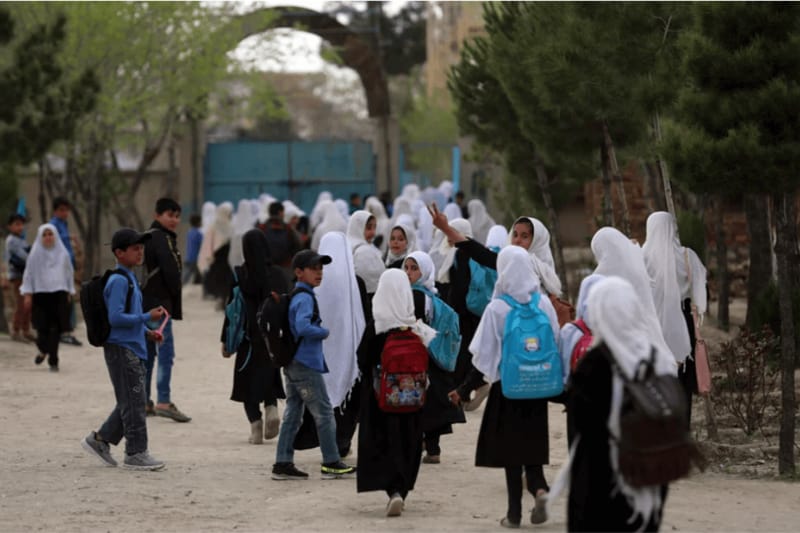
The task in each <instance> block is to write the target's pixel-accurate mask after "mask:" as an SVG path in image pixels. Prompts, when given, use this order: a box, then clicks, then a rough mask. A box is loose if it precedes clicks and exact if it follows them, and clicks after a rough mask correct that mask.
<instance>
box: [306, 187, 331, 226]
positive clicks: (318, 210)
mask: <svg viewBox="0 0 800 533" xmlns="http://www.w3.org/2000/svg"><path fill="white" fill-rule="evenodd" d="M327 202H331V203H333V195H332V194H331V193H329V192H328V191H322V192H321V193H319V196H317V201H316V202H315V203H314V208H313V209H312V210H311V215H310V216H309V217H308V223H309V225H310V226H311V229H312V230H313V229H314V228H316V227H317V226H319V225H320V224H321V223H322V221H323V220H324V218H325V216H324V214H323V209H322V208H323V207H324V206H325V204H326V203H327Z"/></svg>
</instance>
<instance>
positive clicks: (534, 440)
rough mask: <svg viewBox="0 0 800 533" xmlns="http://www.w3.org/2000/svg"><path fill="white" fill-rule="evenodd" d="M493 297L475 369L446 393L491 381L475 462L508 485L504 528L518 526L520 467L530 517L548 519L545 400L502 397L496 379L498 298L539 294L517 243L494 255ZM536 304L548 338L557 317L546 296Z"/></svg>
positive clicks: (501, 309)
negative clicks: (531, 500) (531, 503)
mask: <svg viewBox="0 0 800 533" xmlns="http://www.w3.org/2000/svg"><path fill="white" fill-rule="evenodd" d="M497 270H498V277H497V284H496V286H495V296H496V297H495V298H493V299H492V301H491V302H490V303H489V305H488V306H487V307H486V311H484V313H483V317H482V318H481V321H480V325H479V326H478V330H477V332H476V333H475V337H474V338H473V339H472V343H471V344H470V346H469V350H470V352H471V353H472V356H473V357H472V364H473V365H474V367H475V369H476V372H473V373H472V374H471V376H470V379H469V380H468V381H467V382H466V383H464V384H463V385H462V386H460V387H459V388H458V389H457V390H456V391H453V392H452V393H451V399H452V400H453V401H455V402H458V401H460V399H461V398H467V397H469V393H470V392H471V391H472V390H473V389H475V388H477V387H478V386H480V385H482V383H483V382H484V381H486V382H488V383H491V384H492V386H491V390H490V392H489V399H488V400H487V404H486V408H485V410H484V413H483V420H482V421H481V429H480V433H479V434H478V447H477V451H476V454H475V465H476V466H485V467H491V468H504V469H505V474H506V488H507V489H508V510H507V512H506V516H505V517H504V518H503V519H502V520H501V522H500V524H501V525H502V526H503V527H509V528H517V527H519V525H520V521H521V518H522V471H523V469H524V471H525V479H526V481H527V488H528V491H529V492H530V493H531V494H532V495H533V496H534V497H535V499H536V506H535V507H534V509H533V510H532V512H531V518H530V519H531V522H532V523H534V524H539V523H542V522H544V521H546V520H547V510H546V500H547V498H546V495H547V491H548V486H547V481H546V480H545V477H544V471H543V468H542V465H545V464H548V462H549V451H550V450H549V441H548V438H549V433H548V420H547V400H546V399H541V400H511V399H508V398H506V397H505V396H503V392H502V389H501V383H500V364H501V359H502V352H503V335H504V328H505V321H506V318H507V316H508V313H509V311H510V309H511V308H510V307H509V305H508V304H507V303H506V302H505V301H504V300H503V299H501V298H500V296H502V295H508V296H510V297H511V298H513V299H514V300H515V301H517V302H519V303H521V304H525V303H528V302H530V301H531V298H532V297H533V294H534V293H537V292H538V293H541V288H540V286H539V277H538V276H537V275H536V272H535V271H534V269H533V263H532V262H531V261H530V258H529V257H528V254H527V253H526V251H525V250H523V249H520V247H518V246H509V247H507V248H504V249H503V250H502V251H501V252H500V254H499V255H498V258H497ZM539 309H541V310H542V311H543V312H544V313H545V314H546V315H547V317H548V319H549V320H550V325H551V328H552V334H553V342H555V339H556V338H557V337H558V320H557V318H556V313H555V310H554V309H553V305H552V304H551V303H550V300H549V299H548V298H539Z"/></svg>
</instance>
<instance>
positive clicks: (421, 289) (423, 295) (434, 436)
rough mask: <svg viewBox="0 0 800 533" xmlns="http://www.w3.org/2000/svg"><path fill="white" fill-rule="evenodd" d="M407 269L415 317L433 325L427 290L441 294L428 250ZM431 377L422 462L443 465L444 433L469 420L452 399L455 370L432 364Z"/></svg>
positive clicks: (416, 255)
mask: <svg viewBox="0 0 800 533" xmlns="http://www.w3.org/2000/svg"><path fill="white" fill-rule="evenodd" d="M403 270H404V271H405V273H406V275H407V276H408V280H409V281H410V282H411V289H412V290H413V291H414V293H413V294H414V316H415V317H416V318H417V319H420V320H422V321H423V322H425V323H426V324H428V325H429V326H430V325H432V323H433V319H434V318H435V317H434V315H433V302H432V301H431V297H430V296H428V294H427V292H431V293H433V294H436V293H437V290H436V286H435V284H434V278H435V276H434V274H435V271H434V267H433V261H432V260H431V258H430V256H429V255H428V254H426V253H425V252H413V253H411V254H409V256H408V257H406V259H405V261H404V262H403ZM428 379H429V380H430V386H429V387H428V395H427V398H426V400H425V407H423V408H422V431H423V432H424V434H425V457H423V458H422V462H423V463H428V464H439V463H440V462H441V453H442V449H441V445H440V439H441V436H442V435H447V434H450V433H452V432H453V424H464V423H466V421H467V420H466V418H465V417H464V411H463V410H462V409H461V407H459V406H457V405H453V404H452V403H451V402H450V399H449V398H448V393H449V392H450V391H452V390H453V389H455V387H456V382H455V379H454V375H453V373H452V372H448V371H446V370H444V369H442V368H441V367H439V366H438V365H436V364H431V365H430V366H429V368H428Z"/></svg>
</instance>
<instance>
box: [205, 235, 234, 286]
mask: <svg viewBox="0 0 800 533" xmlns="http://www.w3.org/2000/svg"><path fill="white" fill-rule="evenodd" d="M230 250H231V243H230V241H228V242H227V243H226V244H224V245H222V246H220V247H219V248H218V249H217V251H215V252H214V255H213V259H212V260H211V265H210V266H209V268H208V272H207V273H206V275H205V277H204V278H203V287H204V288H205V290H206V292H207V293H208V294H210V295H212V296H214V297H215V298H227V297H228V295H229V292H230V288H231V286H232V285H233V271H232V270H231V267H230V265H229V264H228V253H229V252H230Z"/></svg>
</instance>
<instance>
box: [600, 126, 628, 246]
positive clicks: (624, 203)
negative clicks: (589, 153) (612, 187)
mask: <svg viewBox="0 0 800 533" xmlns="http://www.w3.org/2000/svg"><path fill="white" fill-rule="evenodd" d="M603 142H604V143H605V145H606V152H607V156H608V164H609V165H610V170H611V175H612V176H613V177H614V181H615V182H616V183H617V195H618V196H619V205H620V209H621V210H622V232H623V233H624V234H625V235H627V236H628V237H631V236H632V235H631V217H630V213H629V212H628V199H627V198H626V197H625V183H624V182H623V181H622V173H621V172H620V171H619V164H618V163H617V151H616V150H615V149H614V140H613V139H612V138H611V134H610V133H609V131H608V123H607V122H606V121H603Z"/></svg>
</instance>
